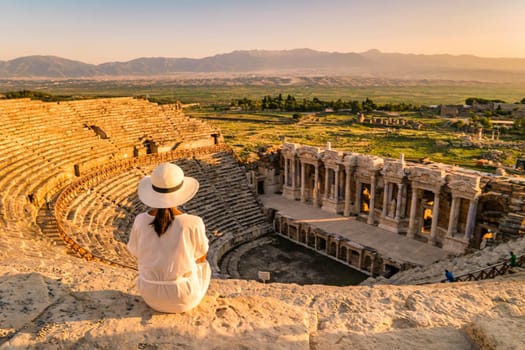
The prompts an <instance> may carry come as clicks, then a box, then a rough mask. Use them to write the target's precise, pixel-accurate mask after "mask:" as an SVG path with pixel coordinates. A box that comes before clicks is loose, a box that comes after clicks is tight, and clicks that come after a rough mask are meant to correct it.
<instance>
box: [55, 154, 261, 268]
mask: <svg viewBox="0 0 525 350" xmlns="http://www.w3.org/2000/svg"><path fill="white" fill-rule="evenodd" d="M215 150H217V152H211V153H209V154H200V155H199V154H198V155H194V156H193V157H192V158H191V159H190V158H189V157H184V158H175V159H174V161H175V162H176V163H177V164H178V165H179V166H180V167H181V168H183V169H184V171H185V174H186V175H187V176H193V177H195V178H197V179H198V180H199V183H200V189H199V192H198V193H197V196H196V197H195V198H194V199H192V200H191V201H190V202H189V203H187V204H186V205H184V206H183V207H182V209H183V210H184V211H187V212H190V213H194V214H196V215H199V216H201V217H202V218H203V219H204V221H205V223H206V229H207V235H208V237H209V238H210V243H211V244H210V246H211V250H216V251H219V250H220V245H221V244H223V241H221V240H217V239H216V238H217V237H222V236H227V237H231V238H233V239H235V240H237V241H238V242H239V243H241V242H242V241H243V239H242V237H243V235H244V234H245V233H246V232H250V233H251V232H261V233H266V232H268V231H269V229H270V228H269V223H268V222H267V221H266V220H265V217H264V215H263V212H262V210H261V207H260V205H259V203H258V201H257V199H256V196H255V194H254V193H253V192H252V191H251V190H250V189H249V186H248V183H247V180H246V177H245V176H244V173H243V170H242V169H241V168H240V167H238V165H237V161H236V160H235V158H234V156H233V154H232V153H231V151H224V150H222V149H221V148H218V149H215ZM158 156H160V155H152V156H144V157H142V160H143V161H141V160H137V161H136V162H135V164H133V165H132V166H130V167H119V166H115V167H112V168H111V169H107V168H100V169H98V170H96V171H94V172H93V174H91V175H89V179H88V180H86V181H85V182H84V183H82V184H79V185H77V186H75V187H74V189H73V192H71V193H66V194H65V195H64V198H63V199H64V201H63V202H64V203H67V204H65V207H62V208H60V210H58V212H59V213H60V214H59V220H63V221H64V222H67V225H64V227H66V234H67V236H68V237H69V238H70V239H71V240H72V241H74V242H76V243H77V244H78V245H79V246H81V247H82V248H83V249H85V250H86V251H88V252H90V253H91V254H92V255H94V256H98V257H101V258H102V259H106V260H109V261H113V262H118V263H119V264H122V265H125V266H134V265H135V260H134V258H133V257H132V256H130V255H129V253H127V250H126V248H125V243H126V242H127V240H128V234H129V231H130V229H131V225H132V224H133V218H134V217H135V216H136V215H137V214H138V213H140V212H143V211H145V210H146V209H147V208H146V207H145V206H144V205H143V204H142V203H140V201H139V200H138V198H137V196H136V187H137V184H138V181H139V180H140V179H141V178H142V177H143V176H144V175H146V174H149V173H150V172H151V171H152V170H153V168H154V167H155V166H156V165H157V164H158V162H155V161H151V158H155V157H158ZM235 198H238V199H239V200H238V201H236V200H235ZM251 234H252V233H251ZM250 237H251V236H250ZM219 257H220V254H219V255H217V258H219Z"/></svg>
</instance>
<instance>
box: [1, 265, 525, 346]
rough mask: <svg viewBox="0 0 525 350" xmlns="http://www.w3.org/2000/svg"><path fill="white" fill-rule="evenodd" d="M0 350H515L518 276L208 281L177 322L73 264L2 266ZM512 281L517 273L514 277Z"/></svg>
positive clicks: (127, 279)
mask: <svg viewBox="0 0 525 350" xmlns="http://www.w3.org/2000/svg"><path fill="white" fill-rule="evenodd" d="M0 276H1V277H0V297H1V299H0V311H1V313H0V344H1V345H0V349H26V348H33V349H69V348H75V349H173V348H182V349H327V348H328V349H348V348H353V349H421V348H425V349H475V348H481V349H523V344H525V335H524V333H523V331H522V330H523V329H524V325H525V281H524V280H523V279H519V278H518V279H516V278H514V279H513V280H501V281H490V282H479V283H454V284H436V285H426V286H375V287H364V286H356V287H329V286H321V285H312V286H299V285H294V284H268V285H264V284H261V283H258V282H254V281H243V280H212V283H211V286H210V290H209V292H208V295H207V296H206V297H205V299H204V301H203V302H202V303H201V305H199V306H198V307H197V308H196V309H194V310H191V311H190V312H187V313H184V314H162V313H158V312H154V311H152V310H151V309H149V308H148V307H147V306H146V305H145V304H144V302H143V301H142V299H141V298H140V297H139V296H138V295H137V292H136V289H135V273H134V272H132V271H128V270H124V269H118V268H113V267H108V266H105V265H100V264H96V263H86V262H83V261H79V260H77V259H74V258H69V257H65V258H61V259H59V260H53V261H51V260H50V261H45V260H41V261H39V262H38V264H35V262H34V261H32V260H30V259H27V261H24V259H23V258H21V259H17V260H16V262H15V261H11V262H9V263H8V262H7V261H5V260H4V261H3V262H2V263H1V265H0ZM517 276H519V273H518V274H516V276H515V277H517Z"/></svg>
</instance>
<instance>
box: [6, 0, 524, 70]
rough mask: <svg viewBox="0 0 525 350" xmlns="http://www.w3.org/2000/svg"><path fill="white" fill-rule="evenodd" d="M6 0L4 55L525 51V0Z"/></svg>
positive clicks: (104, 57)
mask: <svg viewBox="0 0 525 350" xmlns="http://www.w3.org/2000/svg"><path fill="white" fill-rule="evenodd" d="M0 8H1V10H0V32H1V33H2V34H1V36H0V60H8V59H13V58H16V57H20V56H28V55H56V56H60V57H64V58H69V59H74V60H80V61H84V62H88V63H102V62H108V61H127V60H130V59H133V58H138V57H146V56H147V57H152V56H164V57H191V58H201V57H205V56H212V55H215V54H220V53H227V52H231V51H233V50H251V49H261V50H283V49H294V48H311V49H315V50H321V51H337V52H363V51H367V50H369V49H378V50H380V51H382V52H400V53H416V54H437V53H448V54H454V55H459V54H471V55H476V56H484V57H525V40H524V38H525V25H524V24H523V20H524V18H525V17H524V16H525V15H524V14H525V1H523V0H504V1H493V0H441V1H420V0H396V1H392V0H369V1H365V0H357V1H351V0H319V1H316V0H283V1H277V0H265V1H246V0H225V1H212V0H179V1H167V0H165V1H163V0H153V1H134V0H126V1H124V0H118V1H102V0H91V1H82V2H80V1H70V0H48V1H40V0H25V1H18V0H16V1H15V0H0Z"/></svg>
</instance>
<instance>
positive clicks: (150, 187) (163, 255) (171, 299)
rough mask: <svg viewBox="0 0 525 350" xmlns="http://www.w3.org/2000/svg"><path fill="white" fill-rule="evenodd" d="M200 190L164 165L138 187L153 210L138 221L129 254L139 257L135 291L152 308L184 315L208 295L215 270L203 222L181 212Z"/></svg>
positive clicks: (172, 167) (175, 168) (174, 167)
mask: <svg viewBox="0 0 525 350" xmlns="http://www.w3.org/2000/svg"><path fill="white" fill-rule="evenodd" d="M198 189H199V183H198V181H197V180H196V179H194V178H191V177H185V176H184V173H183V171H182V169H181V168H180V167H178V166H177V165H175V164H171V163H162V164H160V165H159V166H158V167H157V168H155V170H153V172H152V174H151V176H146V177H144V178H143V179H142V180H141V181H140V183H139V186H138V196H139V199H140V200H141V201H142V202H143V203H144V204H146V205H147V206H149V207H150V208H151V209H150V210H149V211H147V212H144V213H141V214H139V215H137V217H136V218H135V222H134V223H133V227H132V229H131V233H130V237H129V242H128V245H127V247H128V250H129V251H130V252H131V254H133V255H134V256H136V257H137V260H138V269H139V277H138V281H137V289H138V291H139V293H140V294H141V295H142V298H143V299H144V301H145V302H146V304H148V305H149V306H150V307H151V308H153V309H155V310H157V311H161V312H184V311H188V310H190V309H192V308H194V307H196V306H197V305H198V304H199V303H200V301H201V300H202V298H203V297H204V295H205V294H206V291H207V290H208V286H209V284H210V277H211V268H210V265H209V264H208V262H207V261H206V254H207V252H208V238H207V237H206V233H205V227H204V223H203V221H202V219H201V218H200V217H198V216H195V215H189V214H185V213H182V212H181V211H180V210H178V209H177V206H180V205H182V204H184V203H186V202H188V201H189V200H190V199H191V198H193V196H195V194H196V193H197V191H198Z"/></svg>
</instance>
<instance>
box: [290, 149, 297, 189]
mask: <svg viewBox="0 0 525 350" xmlns="http://www.w3.org/2000/svg"><path fill="white" fill-rule="evenodd" d="M291 168H292V188H293V189H294V190H295V188H296V187H297V186H296V185H295V158H294V159H292V160H291ZM294 199H295V196H294Z"/></svg>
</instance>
